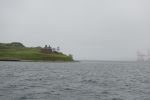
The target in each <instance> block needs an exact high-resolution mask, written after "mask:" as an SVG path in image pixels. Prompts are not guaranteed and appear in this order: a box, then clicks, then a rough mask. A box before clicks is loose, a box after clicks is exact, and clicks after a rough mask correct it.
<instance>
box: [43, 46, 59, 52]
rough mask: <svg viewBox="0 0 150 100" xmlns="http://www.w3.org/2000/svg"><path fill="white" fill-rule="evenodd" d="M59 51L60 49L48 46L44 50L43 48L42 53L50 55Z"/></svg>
mask: <svg viewBox="0 0 150 100" xmlns="http://www.w3.org/2000/svg"><path fill="white" fill-rule="evenodd" d="M59 50H60V48H59V47H57V48H52V47H51V46H50V45H49V46H48V45H45V46H44V48H41V52H42V53H46V54H48V53H53V52H55V53H58V52H59Z"/></svg>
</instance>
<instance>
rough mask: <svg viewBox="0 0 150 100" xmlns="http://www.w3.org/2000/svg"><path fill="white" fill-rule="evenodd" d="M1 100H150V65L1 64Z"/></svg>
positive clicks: (129, 63)
mask: <svg viewBox="0 0 150 100" xmlns="http://www.w3.org/2000/svg"><path fill="white" fill-rule="evenodd" d="M0 100H150V62H106V61H105V62H102V61H101V62H72V63H71V62H69V63H56V62H55V63H53V62H0Z"/></svg>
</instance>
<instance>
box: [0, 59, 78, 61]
mask: <svg viewBox="0 0 150 100" xmlns="http://www.w3.org/2000/svg"><path fill="white" fill-rule="evenodd" d="M0 61H4V62H9V61H12V62H80V61H74V60H73V61H61V60H60V61H58V60H55V61H52V60H51V61H50V60H20V59H0Z"/></svg>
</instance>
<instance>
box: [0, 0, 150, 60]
mask: <svg viewBox="0 0 150 100" xmlns="http://www.w3.org/2000/svg"><path fill="white" fill-rule="evenodd" d="M13 41H18V42H22V43H24V44H25V45H26V46H43V45H45V44H50V45H51V46H54V47H56V46H60V48H61V51H63V52H64V53H66V54H69V53H71V54H73V55H74V58H75V59H89V60H135V59H136V52H137V50H141V51H142V52H145V51H146V50H147V49H150V0H0V42H13Z"/></svg>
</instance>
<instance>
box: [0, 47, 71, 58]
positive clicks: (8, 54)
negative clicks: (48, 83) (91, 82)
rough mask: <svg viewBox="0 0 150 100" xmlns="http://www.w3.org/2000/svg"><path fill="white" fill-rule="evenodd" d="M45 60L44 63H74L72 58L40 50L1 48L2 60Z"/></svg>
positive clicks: (0, 56)
mask: <svg viewBox="0 0 150 100" xmlns="http://www.w3.org/2000/svg"><path fill="white" fill-rule="evenodd" d="M1 59H5V60H14V59H17V60H43V61H73V59H72V57H70V56H67V55H65V54H63V53H59V52H58V53H49V54H46V53H42V52H41V51H40V48H26V47H22V48H18V47H10V48H8V47H7V48H0V60H1Z"/></svg>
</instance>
